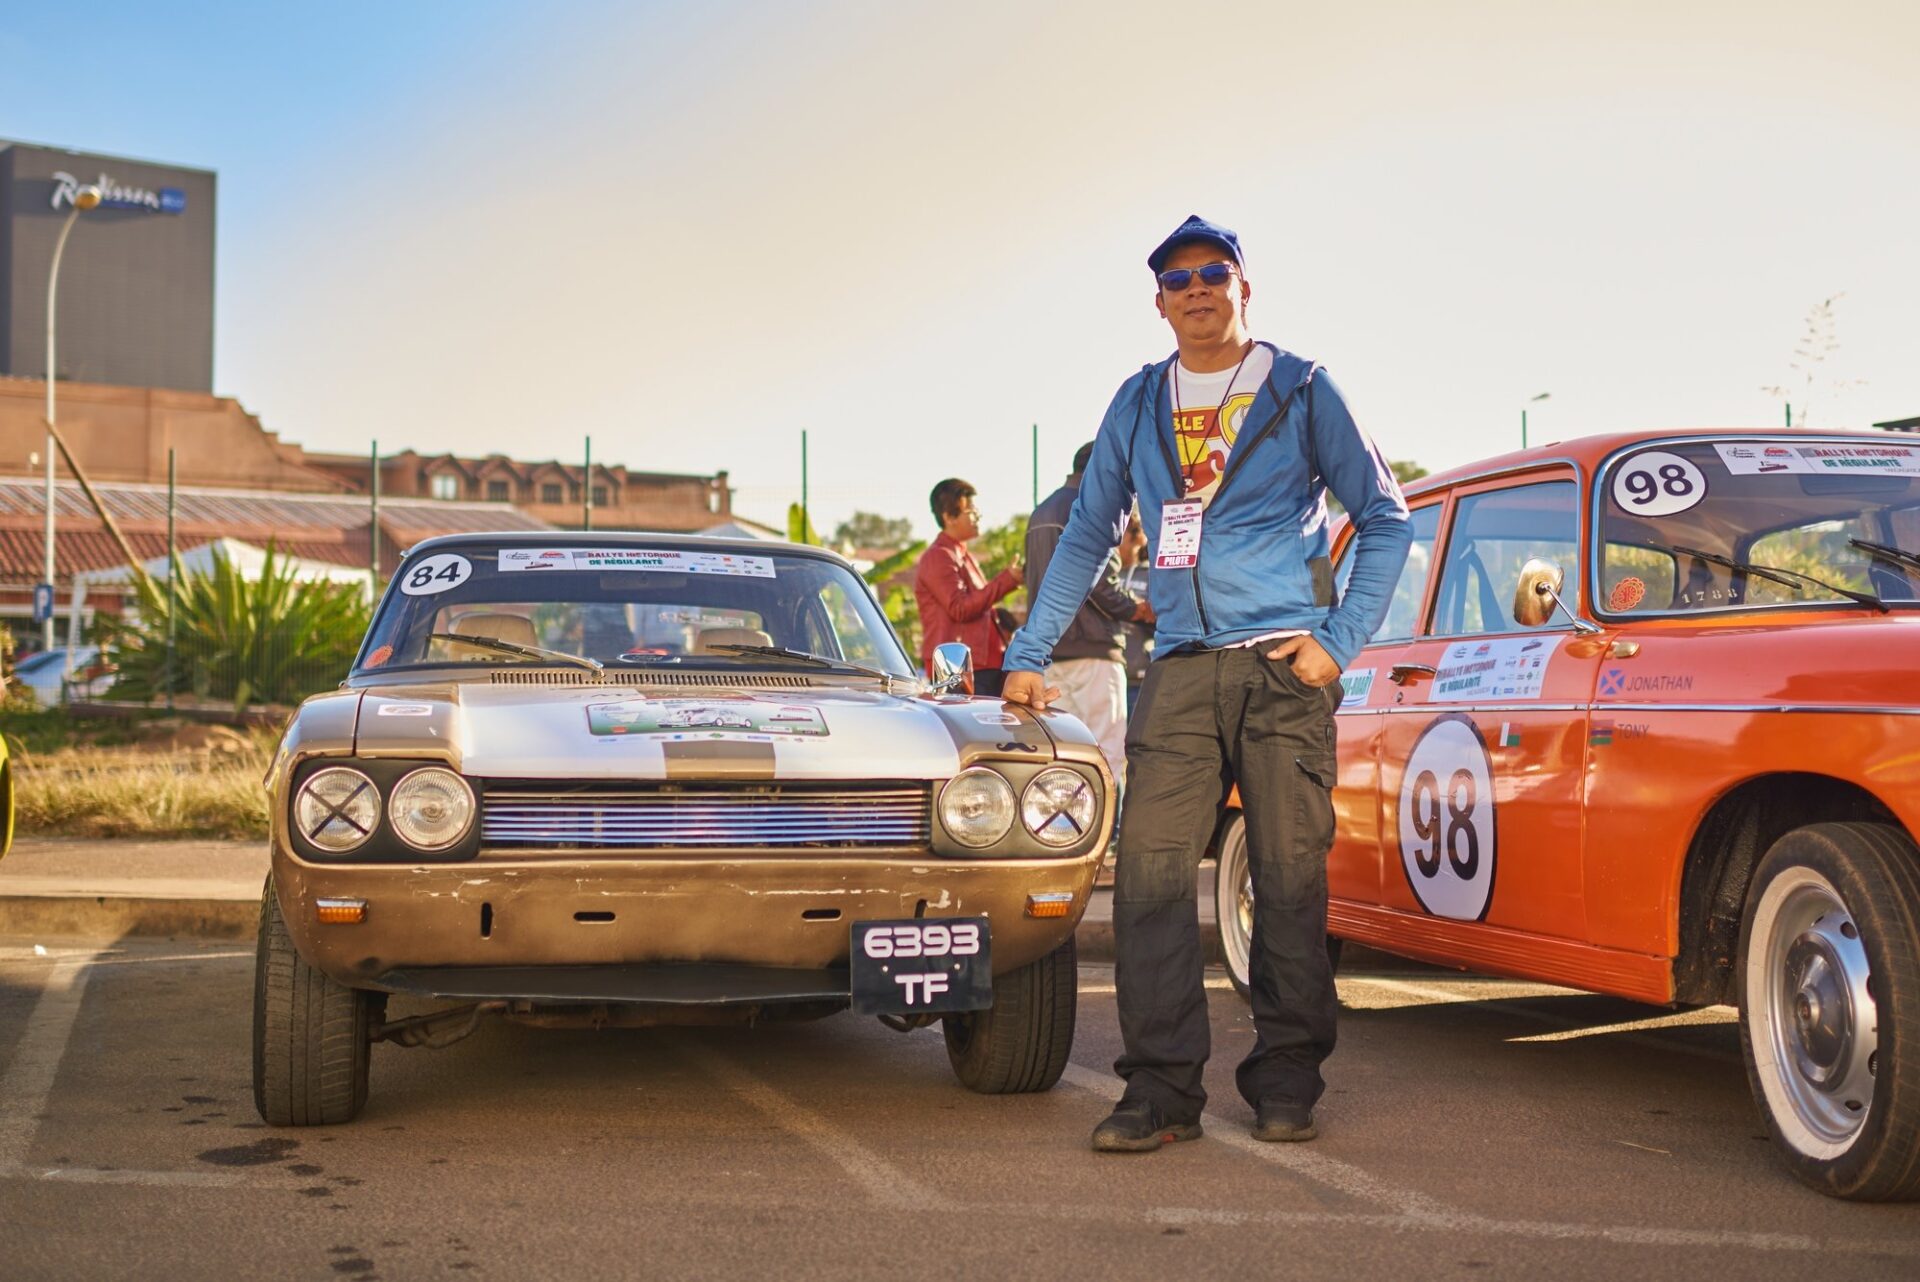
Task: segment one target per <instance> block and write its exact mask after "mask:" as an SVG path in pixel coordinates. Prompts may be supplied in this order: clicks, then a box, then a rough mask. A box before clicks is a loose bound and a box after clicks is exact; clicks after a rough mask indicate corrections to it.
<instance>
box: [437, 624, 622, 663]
mask: <svg viewBox="0 0 1920 1282" xmlns="http://www.w3.org/2000/svg"><path fill="white" fill-rule="evenodd" d="M427 639H428V640H429V641H459V642H461V643H462V644H465V645H477V646H483V647H485V648H486V649H489V650H498V651H500V652H501V653H502V654H523V655H526V656H527V657H528V658H530V659H558V660H560V661H561V662H562V663H574V664H578V665H579V666H581V667H583V668H587V669H590V670H591V671H594V672H600V671H603V670H604V669H605V667H606V665H605V664H603V663H601V662H600V660H598V659H590V658H588V657H587V656H586V655H584V654H568V653H567V652H566V651H565V650H549V649H547V648H546V647H544V646H537V645H521V644H520V643H518V642H517V641H502V640H501V639H500V638H499V637H483V636H476V635H474V634H473V633H471V632H429V633H428V634H427Z"/></svg>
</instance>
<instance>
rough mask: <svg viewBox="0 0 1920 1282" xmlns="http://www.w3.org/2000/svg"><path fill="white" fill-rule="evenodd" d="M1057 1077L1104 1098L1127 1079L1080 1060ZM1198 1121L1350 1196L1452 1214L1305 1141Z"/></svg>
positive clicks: (1210, 1119)
mask: <svg viewBox="0 0 1920 1282" xmlns="http://www.w3.org/2000/svg"><path fill="white" fill-rule="evenodd" d="M1061 1080H1062V1081H1065V1082H1066V1083H1067V1084H1069V1085H1071V1086H1075V1087H1078V1088H1079V1089H1080V1090H1083V1091H1087V1092H1089V1093H1091V1094H1094V1095H1098V1096H1101V1097H1102V1098H1104V1099H1108V1100H1117V1099H1119V1098H1120V1092H1121V1091H1122V1090H1123V1089H1124V1088H1125V1083H1123V1082H1122V1081H1121V1080H1120V1079H1119V1078H1117V1077H1115V1076H1113V1075H1112V1074H1111V1073H1096V1072H1094V1071H1093V1070H1092V1069H1089V1068H1082V1067H1080V1065H1078V1064H1068V1065H1067V1067H1066V1071H1065V1072H1064V1073H1062V1074H1061ZM1200 1121H1201V1125H1202V1126H1203V1127H1204V1128H1205V1129H1206V1132H1207V1134H1208V1135H1209V1136H1210V1137H1212V1138H1213V1139H1216V1140H1218V1141H1219V1142H1221V1143H1223V1144H1225V1145H1226V1146H1227V1147H1228V1148H1232V1149H1238V1150H1239V1151H1240V1152H1242V1153H1246V1154H1249V1155H1251V1156H1253V1157H1257V1158H1259V1159H1260V1160H1262V1161H1264V1162H1271V1163H1273V1164H1274V1165H1276V1166H1284V1167H1286V1168H1287V1169H1288V1170H1290V1171H1292V1172H1294V1173H1295V1174H1296V1175H1300V1176H1304V1177H1305V1178H1307V1179H1310V1180H1312V1181H1313V1182H1314V1183H1316V1184H1321V1185H1324V1186H1326V1187H1327V1188H1330V1189H1333V1190H1335V1191H1336V1192H1340V1193H1344V1194H1346V1195H1347V1196H1348V1197H1353V1198H1358V1199H1359V1200H1361V1201H1363V1202H1371V1203H1373V1204H1374V1205H1376V1206H1385V1207H1389V1208H1391V1209H1392V1210H1394V1211H1397V1212H1399V1213H1400V1214H1401V1215H1402V1216H1408V1217H1412V1218H1415V1219H1426V1218H1431V1217H1434V1216H1445V1215H1448V1214H1450V1212H1449V1211H1448V1210H1447V1209H1446V1208H1445V1207H1443V1206H1441V1205H1440V1204H1439V1203H1438V1202H1435V1201H1434V1200H1433V1199H1432V1198H1429V1197H1428V1196H1427V1195H1426V1194H1424V1193H1416V1192H1413V1191H1412V1190H1411V1189H1399V1188H1395V1187H1393V1186H1392V1185H1390V1184H1387V1183H1386V1182H1384V1181H1382V1180H1378V1179H1375V1178H1374V1177H1373V1176H1371V1175H1369V1174H1367V1172H1365V1171H1363V1170H1361V1169H1360V1168H1359V1167H1357V1166H1353V1165H1351V1164H1349V1163H1347V1162H1342V1161H1340V1160H1339V1159H1338V1158H1333V1157H1328V1156H1327V1155H1326V1154H1324V1153H1317V1152H1314V1151H1313V1150H1312V1149H1310V1148H1308V1147H1307V1146H1306V1145H1304V1144H1266V1143H1263V1142H1261V1141H1260V1140H1256V1139H1254V1138H1253V1136H1251V1135H1249V1134H1247V1133H1246V1132H1245V1131H1244V1130H1243V1129H1242V1128H1241V1127H1240V1125H1239V1124H1238V1123H1234V1122H1229V1121H1227V1120H1226V1119H1224V1118H1222V1117H1218V1116H1216V1115H1215V1114H1212V1113H1203V1114H1202V1115H1201V1119H1200Z"/></svg>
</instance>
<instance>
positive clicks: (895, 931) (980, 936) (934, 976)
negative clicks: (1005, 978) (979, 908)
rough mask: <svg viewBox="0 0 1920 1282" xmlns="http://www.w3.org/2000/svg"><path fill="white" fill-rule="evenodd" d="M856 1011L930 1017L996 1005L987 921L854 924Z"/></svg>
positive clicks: (934, 919)
mask: <svg viewBox="0 0 1920 1282" xmlns="http://www.w3.org/2000/svg"><path fill="white" fill-rule="evenodd" d="M851 969H852V972H853V973H852V976H851V979H852V989H853V1009H854V1010H855V1011H856V1012H857V1013H859V1014H861V1015H926V1014H939V1013H943V1012H947V1011H963V1010H985V1009H986V1008H987V1007H989V1006H991V1005H993V952H992V948H991V942H990V940H989V939H988V936H987V919H986V918H985V917H910V918H907V919H905V920H903V921H856V922H854V923H853V949H852V959H851Z"/></svg>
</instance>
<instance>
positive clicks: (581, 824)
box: [480, 783, 930, 850]
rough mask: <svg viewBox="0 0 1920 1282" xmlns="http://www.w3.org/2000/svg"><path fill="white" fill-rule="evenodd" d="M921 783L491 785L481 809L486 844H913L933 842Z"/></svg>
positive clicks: (690, 846) (672, 847) (926, 796)
mask: <svg viewBox="0 0 1920 1282" xmlns="http://www.w3.org/2000/svg"><path fill="white" fill-rule="evenodd" d="M929 823H930V819H929V789H928V786H927V785H926V784H919V783H904V784H877V785H872V786H865V787H854V788H848V787H845V786H838V785H836V786H828V787H809V786H806V785H797V784H785V785H771V786H770V785H759V786H753V787H740V788H720V787H712V786H705V785H703V786H701V787H697V788H695V787H687V788H675V787H661V788H658V789H635V788H633V787H632V786H631V785H625V784H623V785H620V786H619V787H618V788H617V789H613V788H579V789H570V788H569V789H555V788H552V787H542V786H541V785H538V784H524V785H494V786H490V787H488V788H487V789H486V793H485V797H484V800H483V802H482V810H481V828H480V835H481V841H482V842H483V843H484V844H485V845H488V846H572V847H595V848H629V849H650V850H675V849H699V848H703V847H713V848H719V847H778V848H792V847H805V846H833V847H861V846H919V845H925V844H927V842H928V841H929V839H930V834H929V831H928V825H929Z"/></svg>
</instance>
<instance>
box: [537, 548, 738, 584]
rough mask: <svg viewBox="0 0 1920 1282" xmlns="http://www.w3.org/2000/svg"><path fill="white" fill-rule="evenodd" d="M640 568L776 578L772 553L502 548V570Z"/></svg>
mask: <svg viewBox="0 0 1920 1282" xmlns="http://www.w3.org/2000/svg"><path fill="white" fill-rule="evenodd" d="M540 570H548V571H552V570H639V571H643V572H649V573H655V574H731V575H739V576H744V577H747V578H754V579H771V578H774V577H776V576H775V574H774V569H773V558H772V557H770V556H735V555H734V554H733V553H731V552H687V551H682V550H680V549H677V548H578V547H575V548H501V549H500V572H501V573H502V574H507V573H510V572H514V571H522V572H525V571H540Z"/></svg>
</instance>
